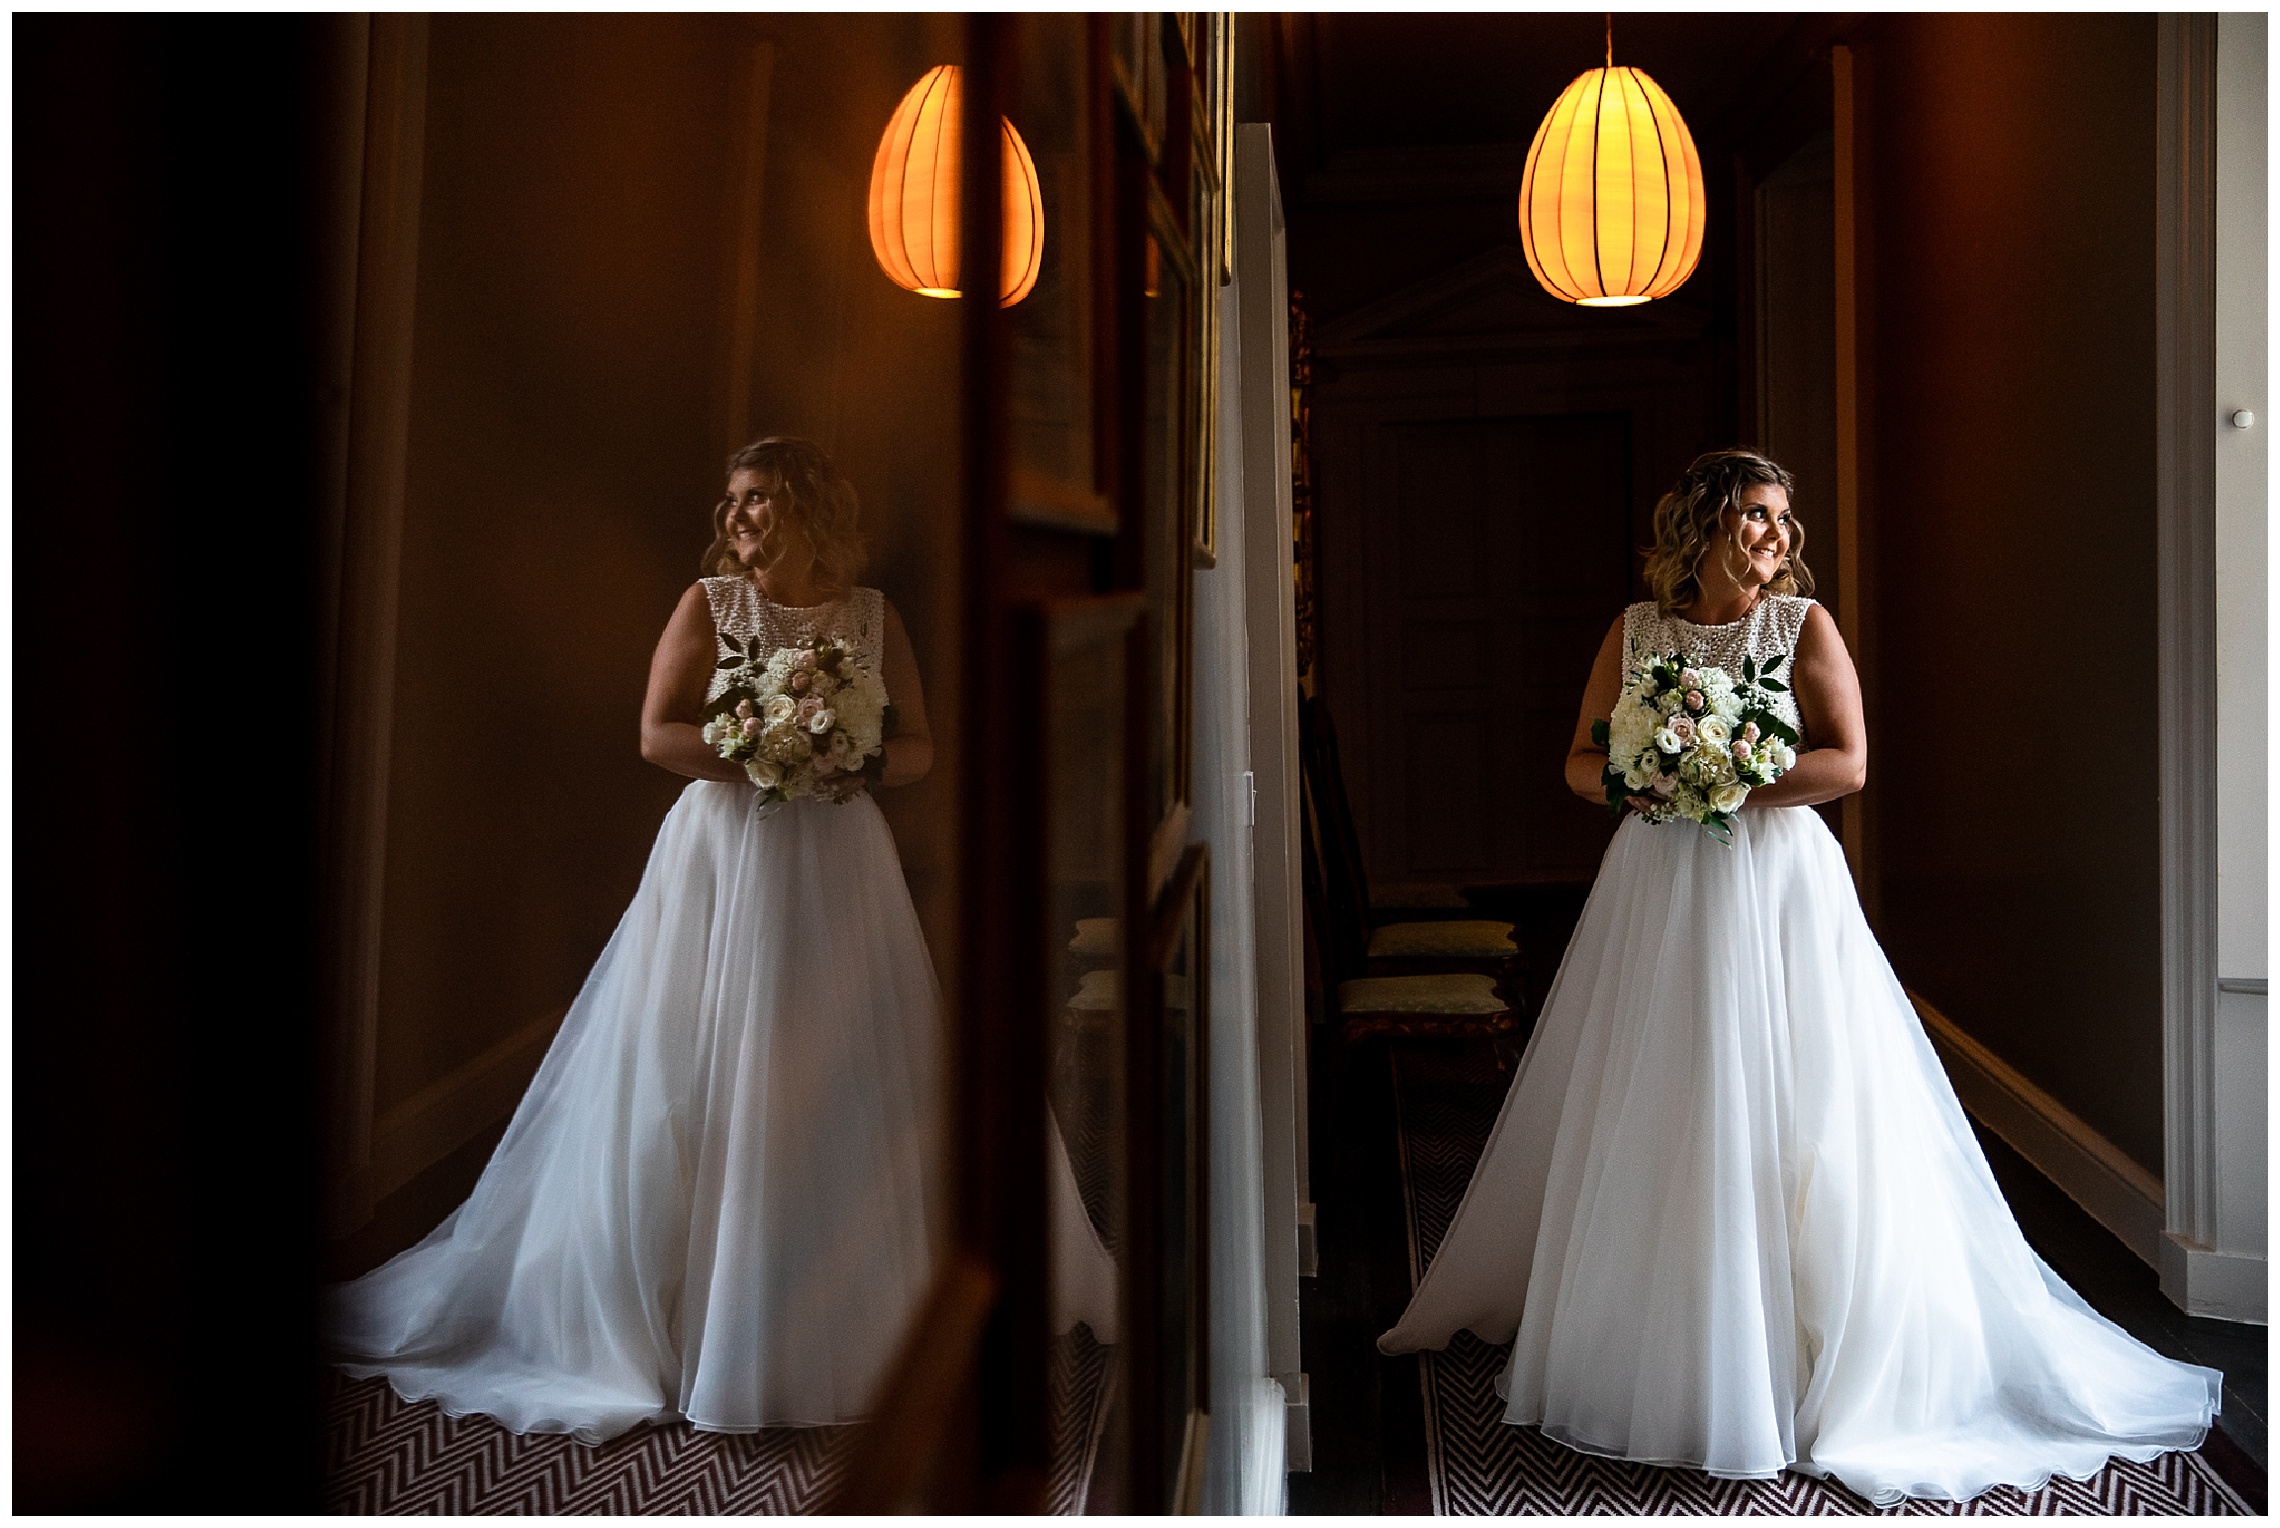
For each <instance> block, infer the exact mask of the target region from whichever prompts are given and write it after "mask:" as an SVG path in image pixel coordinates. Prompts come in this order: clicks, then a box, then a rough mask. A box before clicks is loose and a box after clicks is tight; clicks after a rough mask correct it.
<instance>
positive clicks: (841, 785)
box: [824, 753, 886, 802]
mask: <svg viewBox="0 0 2280 1528" xmlns="http://www.w3.org/2000/svg"><path fill="white" fill-rule="evenodd" d="M885 772H886V759H885V755H884V754H883V753H878V754H873V755H871V756H870V757H869V758H867V759H865V760H864V761H863V767H862V768H861V769H858V770H853V771H850V772H848V773H846V774H841V775H834V776H832V778H831V782H830V784H828V785H827V786H825V787H824V788H825V790H826V791H828V792H829V793H830V796H831V799H832V800H834V801H842V802H844V801H850V800H853V799H854V797H855V796H856V795H858V794H859V793H860V792H861V791H862V790H863V789H864V788H865V787H866V786H872V785H876V784H878V783H879V780H878V777H879V776H880V775H882V774H884V773H885Z"/></svg>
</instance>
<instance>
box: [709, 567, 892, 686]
mask: <svg viewBox="0 0 2280 1528" xmlns="http://www.w3.org/2000/svg"><path fill="white" fill-rule="evenodd" d="M703 583H704V587H705V599H706V601H707V602H708V603H709V604H710V605H711V606H712V618H713V645H714V650H715V655H716V656H717V657H721V658H726V657H728V656H730V654H731V652H732V651H733V649H731V648H730V647H729V645H728V640H727V639H728V638H730V637H742V638H745V639H747V640H749V639H751V638H753V637H762V638H765V639H766V647H765V648H764V649H763V650H767V649H774V648H778V647H789V646H791V645H792V644H793V643H795V642H805V641H812V640H814V639H815V638H818V637H838V638H840V639H842V640H843V641H845V642H846V643H847V644H848V645H849V646H850V647H852V648H854V649H855V654H856V656H857V657H859V658H861V659H862V660H863V661H864V662H865V663H867V664H869V665H870V666H871V671H872V672H873V673H881V672H882V668H881V665H882V663H883V661H884V658H885V652H886V634H887V597H886V596H885V595H883V594H881V593H880V592H879V591H878V590H876V589H850V590H848V591H847V594H846V596H845V597H844V598H841V599H836V600H832V601H829V602H828V603H825V604H821V605H807V606H794V605H779V604H777V603H776V602H775V601H774V600H772V599H770V598H768V596H766V595H765V594H762V593H761V592H760V588H759V586H758V585H757V584H755V583H753V582H752V580H751V579H749V578H747V577H745V576H743V575H742V574H737V573H731V574H727V575H725V576H723V577H720V578H708V579H705V580H703ZM727 688H728V671H727V670H726V669H715V670H713V677H712V683H711V684H710V685H709V686H707V688H706V690H705V699H706V700H707V701H713V700H717V699H719V698H720V693H721V691H723V690H725V689H727Z"/></svg>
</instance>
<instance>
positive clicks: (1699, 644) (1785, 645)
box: [1623, 594, 1813, 737]
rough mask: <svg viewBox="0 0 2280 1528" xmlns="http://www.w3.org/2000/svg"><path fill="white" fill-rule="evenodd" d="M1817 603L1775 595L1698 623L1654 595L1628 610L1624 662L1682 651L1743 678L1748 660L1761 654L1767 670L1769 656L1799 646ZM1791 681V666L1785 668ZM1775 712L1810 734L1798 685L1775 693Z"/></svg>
mask: <svg viewBox="0 0 2280 1528" xmlns="http://www.w3.org/2000/svg"><path fill="white" fill-rule="evenodd" d="M1812 605H1813V602H1812V601H1811V600H1809V599H1806V598H1804V597H1802V596H1800V595H1794V594H1770V595H1767V596H1765V597H1764V598H1762V599H1760V600H1759V601H1758V602H1757V605H1756V607H1755V608H1754V609H1752V610H1751V611H1750V613H1749V614H1748V615H1747V616H1745V617H1744V618H1742V619H1741V620H1739V621H1732V622H1729V623H1727V624H1726V625H1723V626H1697V625H1695V624H1694V623H1693V622H1692V621H1686V620H1681V619H1679V618H1678V617H1677V616H1666V615H1664V614H1663V613H1662V612H1661V611H1660V610H1659V609H1658V608H1657V607H1656V605H1655V603H1654V601H1652V600H1642V601H1641V602H1640V603H1638V604H1636V605H1632V606H1629V607H1627V608H1626V609H1625V610H1624V611H1623V666H1624V668H1625V670H1626V671H1628V670H1629V669H1630V668H1632V667H1633V666H1635V665H1637V664H1639V663H1641V662H1643V661H1644V660H1645V659H1647V658H1648V657H1650V656H1653V655H1655V654H1658V653H1682V654H1684V655H1685V656H1687V657H1690V658H1694V659H1697V660H1699V661H1700V662H1703V663H1707V664H1711V665H1713V666H1714V667H1717V668H1722V669H1724V670H1725V671H1726V672H1727V673H1729V674H1731V675H1733V676H1734V681H1735V683H1737V684H1738V683H1740V682H1741V678H1742V660H1743V659H1745V658H1755V659H1756V660H1757V663H1758V667H1759V668H1760V669H1761V670H1762V669H1763V668H1764V667H1765V666H1766V663H1767V662H1768V660H1770V659H1774V658H1778V657H1780V656H1782V655H1783V654H1785V653H1795V652H1796V651H1797V638H1798V636H1799V634H1800V633H1802V632H1803V631H1804V630H1805V612H1806V611H1807V610H1809V609H1811V608H1812ZM1780 677H1781V679H1783V680H1784V681H1787V680H1788V679H1789V677H1790V670H1788V669H1786V668H1785V669H1783V670H1782V671H1781V674H1780ZM1767 699H1769V700H1770V701H1772V702H1773V705H1772V710H1773V713H1774V714H1775V715H1776V716H1778V717H1780V718H1781V719H1782V720H1783V721H1785V722H1787V723H1789V725H1790V726H1792V727H1795V728H1796V729H1797V732H1798V735H1799V736H1800V737H1802V736H1804V732H1805V725H1804V722H1803V721H1802V720H1801V719H1800V718H1799V717H1798V714H1797V695H1796V692H1795V690H1787V691H1780V692H1769V693H1768V695H1767Z"/></svg>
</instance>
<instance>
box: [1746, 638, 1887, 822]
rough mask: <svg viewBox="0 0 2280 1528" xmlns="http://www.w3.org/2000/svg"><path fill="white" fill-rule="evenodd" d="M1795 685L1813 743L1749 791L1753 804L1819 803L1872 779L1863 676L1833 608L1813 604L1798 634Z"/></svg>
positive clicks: (1792, 680)
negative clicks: (1788, 766)
mask: <svg viewBox="0 0 2280 1528" xmlns="http://www.w3.org/2000/svg"><path fill="white" fill-rule="evenodd" d="M1790 667H1791V669H1792V670H1793V672H1792V673H1791V675H1790V688H1791V690H1792V691H1794V692H1795V694H1796V696H1797V714H1798V715H1799V716H1800V717H1802V718H1803V719H1804V722H1805V736H1806V738H1807V739H1808V740H1809V741H1810V742H1811V743H1812V745H1813V746H1812V748H1811V749H1810V750H1808V751H1806V752H1804V753H1800V754H1799V755H1798V756H1797V767H1796V768H1794V769H1792V770H1790V771H1789V772H1788V773H1787V774H1785V775H1783V776H1782V777H1781V778H1780V779H1778V780H1776V781H1774V782H1773V783H1772V784H1771V785H1761V786H1759V787H1758V788H1757V789H1756V790H1754V791H1751V792H1750V799H1749V801H1748V802H1747V803H1745V805H1744V808H1743V809H1744V810H1745V811H1746V810H1748V808H1749V807H1753V806H1815V805H1818V804H1819V803H1821V802H1823V801H1834V800H1836V799H1837V798H1838V797H1840V796H1849V795H1851V794H1852V793H1853V792H1854V791H1857V790H1859V789H1860V788H1861V787H1862V786H1863V785H1865V784H1867V783H1868V726H1867V723H1866V722H1865V721H1864V720H1863V718H1862V716H1861V706H1860V676H1859V675H1857V674H1855V673H1854V672H1853V662H1852V654H1850V653H1848V652H1846V651H1845V639H1844V638H1843V637H1841V636H1839V635H1838V634H1837V623H1836V622H1835V621H1834V620H1832V619H1831V618H1830V616H1829V612H1828V611H1826V610H1823V609H1822V608H1821V607H1820V606H1819V605H1814V606H1812V607H1811V608H1809V609H1808V610H1807V611H1806V612H1805V629H1804V630H1803V631H1802V632H1800V633H1798V636H1797V661H1796V662H1795V663H1794V664H1792V665H1791V666H1790Z"/></svg>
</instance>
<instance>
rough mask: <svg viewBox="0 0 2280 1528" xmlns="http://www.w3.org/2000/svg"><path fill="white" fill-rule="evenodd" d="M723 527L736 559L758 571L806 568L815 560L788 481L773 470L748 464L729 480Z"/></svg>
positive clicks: (813, 549)
mask: <svg viewBox="0 0 2280 1528" xmlns="http://www.w3.org/2000/svg"><path fill="white" fill-rule="evenodd" d="M724 503H725V512H724V514H723V516H722V522H723V523H722V529H723V530H724V531H725V532H726V533H727V536H728V545H729V549H730V550H731V551H732V552H734V553H735V554H736V560H737V561H738V562H740V563H742V564H743V565H744V566H745V567H746V568H748V569H751V570H753V571H755V572H758V571H761V570H774V569H779V568H781V569H784V570H786V571H789V570H790V569H791V566H792V565H793V564H795V563H796V564H798V565H800V566H801V567H802V568H803V569H804V568H805V567H806V566H807V565H809V564H812V563H813V562H814V561H815V548H814V547H813V546H812V545H810V544H809V542H808V537H807V532H806V530H805V529H804V528H803V527H802V526H801V525H800V523H799V520H798V518H797V517H796V516H795V515H794V514H793V512H792V507H791V500H790V497H789V495H787V494H786V493H785V492H784V481H783V479H782V478H781V477H779V476H777V475H776V474H774V473H772V472H767V471H763V470H761V469H758V468H752V467H746V468H742V469H740V470H739V471H737V472H736V473H735V474H734V475H732V476H731V477H730V478H729V480H728V493H727V496H726V498H725V501H724Z"/></svg>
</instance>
